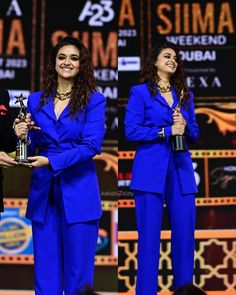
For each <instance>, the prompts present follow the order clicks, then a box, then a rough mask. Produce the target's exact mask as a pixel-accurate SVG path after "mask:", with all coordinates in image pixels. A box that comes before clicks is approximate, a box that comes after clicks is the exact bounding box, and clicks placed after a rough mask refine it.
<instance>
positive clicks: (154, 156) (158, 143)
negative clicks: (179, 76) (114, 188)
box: [125, 83, 199, 194]
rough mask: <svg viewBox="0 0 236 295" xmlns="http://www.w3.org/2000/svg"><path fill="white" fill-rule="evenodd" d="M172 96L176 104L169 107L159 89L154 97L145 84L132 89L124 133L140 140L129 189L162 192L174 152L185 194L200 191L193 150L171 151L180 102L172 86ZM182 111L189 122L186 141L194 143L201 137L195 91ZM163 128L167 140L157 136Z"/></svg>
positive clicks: (129, 137) (128, 136) (135, 140)
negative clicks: (174, 123) (194, 101)
mask: <svg viewBox="0 0 236 295" xmlns="http://www.w3.org/2000/svg"><path fill="white" fill-rule="evenodd" d="M172 95H173V98H174V103H173V106H172V107H170V106H169V105H168V103H167V102H166V100H165V99H164V97H162V96H161V94H160V93H159V92H158V93H157V95H156V96H151V94H150V91H149V89H148V85H147V84H146V83H144V84H140V85H137V86H134V87H132V88H131V90H130V95H129V101H128V104H127V109H126V116H125V133H126V137H127V140H129V141H133V142H138V143H139V145H138V148H137V150H136V154H135V158H134V163H133V169H132V179H131V186H130V188H131V189H133V190H140V191H146V192H153V193H159V194H161V193H163V192H164V189H165V179H166V173H167V168H168V161H169V157H170V155H171V153H174V157H175V162H176V165H177V167H178V168H177V169H178V172H179V176H180V180H181V188H182V193H183V194H191V193H196V192H197V186H196V182H195V178H194V171H193V166H192V161H191V157H190V152H189V151H184V152H173V151H172V146H171V134H172V133H171V125H173V118H172V114H173V109H174V108H175V107H176V106H177V103H178V97H177V95H176V93H175V91H174V89H173V88H172ZM181 113H182V115H183V117H184V119H185V120H186V123H187V126H186V129H185V135H186V140H187V142H189V143H190V142H191V143H192V142H194V141H196V140H197V139H198V138H199V128H198V124H197V122H196V116H195V112H194V103H193V94H192V93H191V96H190V100H189V101H188V103H187V105H186V109H184V108H181ZM163 127H164V132H165V135H166V137H165V139H162V138H160V137H159V136H158V132H159V131H161V129H162V128H163Z"/></svg>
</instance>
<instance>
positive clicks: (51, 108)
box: [41, 97, 57, 121]
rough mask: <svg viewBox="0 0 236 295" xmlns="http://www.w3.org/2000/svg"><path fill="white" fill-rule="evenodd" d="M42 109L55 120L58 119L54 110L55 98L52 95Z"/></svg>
mask: <svg viewBox="0 0 236 295" xmlns="http://www.w3.org/2000/svg"><path fill="white" fill-rule="evenodd" d="M41 111H43V112H45V113H46V114H47V115H48V116H49V117H50V118H52V119H53V120H55V121H56V120H57V118H56V115H55V112H54V106H53V100H52V98H51V97H50V100H49V102H48V103H47V104H45V105H44V106H43V107H42V108H41Z"/></svg>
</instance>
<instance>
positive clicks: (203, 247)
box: [118, 230, 236, 295]
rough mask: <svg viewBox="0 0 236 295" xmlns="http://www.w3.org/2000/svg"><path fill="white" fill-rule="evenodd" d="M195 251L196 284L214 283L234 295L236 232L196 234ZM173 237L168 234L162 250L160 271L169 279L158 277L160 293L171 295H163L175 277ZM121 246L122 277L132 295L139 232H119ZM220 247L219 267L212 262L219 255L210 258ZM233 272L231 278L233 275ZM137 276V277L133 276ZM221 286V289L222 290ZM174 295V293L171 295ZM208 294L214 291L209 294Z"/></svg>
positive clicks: (162, 244) (124, 284) (215, 231)
mask: <svg viewBox="0 0 236 295" xmlns="http://www.w3.org/2000/svg"><path fill="white" fill-rule="evenodd" d="M195 237H196V244H197V247H196V248H195V267H197V268H198V272H200V274H199V273H198V275H197V277H195V284H196V285H198V286H199V287H200V288H203V287H205V286H206V285H207V283H208V281H211V280H212V278H213V277H214V280H215V282H216V285H217V282H218V284H219V286H221V288H222V290H224V292H225V293H224V294H233V293H232V292H233V291H234V290H235V288H236V272H235V270H236V260H235V255H236V253H235V248H236V241H235V237H236V231H235V230H205V231H202V230H201V231H196V236H195ZM170 238H171V234H170V231H164V233H163V232H162V235H161V240H162V242H161V249H160V254H161V255H160V261H159V269H166V272H165V273H166V275H165V279H163V278H162V276H159V278H158V285H159V288H160V289H161V292H160V294H163V295H164V294H168V293H162V292H170V287H171V286H172V280H173V277H172V275H171V269H172V266H171V255H170V252H171V243H170ZM119 247H120V253H121V256H122V257H124V259H123V261H120V266H119V272H118V278H119V280H120V281H121V283H122V285H123V286H124V287H123V289H124V291H125V292H127V293H119V294H127V295H128V294H132V292H134V289H135V278H134V272H132V275H131V274H130V275H126V276H125V275H124V274H125V273H126V274H129V269H130V268H131V266H134V267H135V269H136V267H137V259H136V257H137V233H136V232H127V233H126V232H121V233H119ZM215 247H217V253H218V257H217V264H216V261H211V259H214V258H215V255H212V254H211V255H209V254H210V253H211V251H212V250H214V248H215ZM229 272H230V273H231V275H229ZM132 276H133V277H132ZM219 286H217V288H218V287H219ZM169 294H170V293H169ZM207 294H210V292H208V291H207ZM212 294H221V293H217V291H212Z"/></svg>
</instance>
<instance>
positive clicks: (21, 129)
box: [13, 118, 28, 139]
mask: <svg viewBox="0 0 236 295" xmlns="http://www.w3.org/2000/svg"><path fill="white" fill-rule="evenodd" d="M13 129H14V131H15V134H16V136H17V137H20V138H21V139H26V137H27V135H28V126H27V123H26V122H25V121H20V119H18V118H17V119H15V121H14V124H13Z"/></svg>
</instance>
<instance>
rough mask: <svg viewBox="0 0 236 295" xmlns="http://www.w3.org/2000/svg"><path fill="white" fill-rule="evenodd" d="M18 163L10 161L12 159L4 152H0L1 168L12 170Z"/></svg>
mask: <svg viewBox="0 0 236 295" xmlns="http://www.w3.org/2000/svg"><path fill="white" fill-rule="evenodd" d="M17 165H18V163H17V162H16V161H14V159H12V157H10V156H8V154H7V153H5V152H0V167H2V168H7V169H9V168H13V167H16V166H17Z"/></svg>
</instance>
